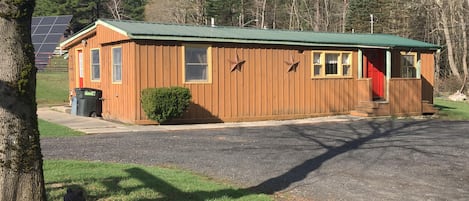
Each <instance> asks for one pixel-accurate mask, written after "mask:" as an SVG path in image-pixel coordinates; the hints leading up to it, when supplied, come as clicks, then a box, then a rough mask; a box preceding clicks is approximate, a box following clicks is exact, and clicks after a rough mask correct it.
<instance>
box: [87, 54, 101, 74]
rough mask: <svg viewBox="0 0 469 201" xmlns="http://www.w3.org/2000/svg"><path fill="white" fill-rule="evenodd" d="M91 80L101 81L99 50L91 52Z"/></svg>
mask: <svg viewBox="0 0 469 201" xmlns="http://www.w3.org/2000/svg"><path fill="white" fill-rule="evenodd" d="M90 60H91V80H93V81H99V80H100V79H101V69H100V64H99V49H93V50H91V59H90Z"/></svg>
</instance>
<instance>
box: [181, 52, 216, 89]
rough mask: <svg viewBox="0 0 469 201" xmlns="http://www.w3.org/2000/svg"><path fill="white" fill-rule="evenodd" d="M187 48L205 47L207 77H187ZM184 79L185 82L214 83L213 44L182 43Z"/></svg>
mask: <svg viewBox="0 0 469 201" xmlns="http://www.w3.org/2000/svg"><path fill="white" fill-rule="evenodd" d="M186 48H205V49H206V56H207V64H206V65H207V67H206V68H207V75H206V77H207V79H206V80H187V79H186V68H187V66H186ZM181 49H182V81H183V83H184V84H211V83H212V46H211V45H208V44H183V45H182V48H181Z"/></svg>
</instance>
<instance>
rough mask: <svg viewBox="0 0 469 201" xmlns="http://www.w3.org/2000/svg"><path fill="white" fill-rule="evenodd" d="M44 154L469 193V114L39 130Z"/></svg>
mask: <svg viewBox="0 0 469 201" xmlns="http://www.w3.org/2000/svg"><path fill="white" fill-rule="evenodd" d="M41 144H42V149H43V155H44V158H45V159H79V160H98V161H112V162H123V163H139V164H147V165H171V166H177V167H180V168H184V169H189V170H193V171H195V172H198V173H202V174H204V175H208V176H211V177H215V178H219V179H227V180H229V181H232V182H233V183H237V184H239V185H242V186H244V187H250V188H252V189H255V190H259V191H262V192H265V193H269V194H271V193H275V192H287V193H292V194H293V195H296V196H301V197H305V198H311V199H313V200H468V199H469V122H466V121H461V122H459V121H441V120H363V121H354V122H345V123H318V124H303V125H288V126H276V127H251V128H226V129H213V130H191V131H171V132H153V133H152V132H146V133H120V134H102V135H89V136H82V137H70V138H46V139H42V140H41Z"/></svg>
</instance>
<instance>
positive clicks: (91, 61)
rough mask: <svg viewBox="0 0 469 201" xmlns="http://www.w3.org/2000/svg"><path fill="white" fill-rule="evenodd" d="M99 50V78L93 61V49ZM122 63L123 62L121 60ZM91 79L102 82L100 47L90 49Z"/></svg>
mask: <svg viewBox="0 0 469 201" xmlns="http://www.w3.org/2000/svg"><path fill="white" fill-rule="evenodd" d="M96 50H97V51H98V64H97V65H98V69H99V78H96V77H95V74H94V65H95V64H94V63H93V59H94V57H93V51H96ZM121 63H122V62H121ZM90 72H91V73H90V79H91V81H92V82H100V81H101V49H100V48H92V49H90Z"/></svg>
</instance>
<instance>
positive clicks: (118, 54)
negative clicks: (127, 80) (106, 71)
mask: <svg viewBox="0 0 469 201" xmlns="http://www.w3.org/2000/svg"><path fill="white" fill-rule="evenodd" d="M112 82H122V48H121V47H115V48H112Z"/></svg>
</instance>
